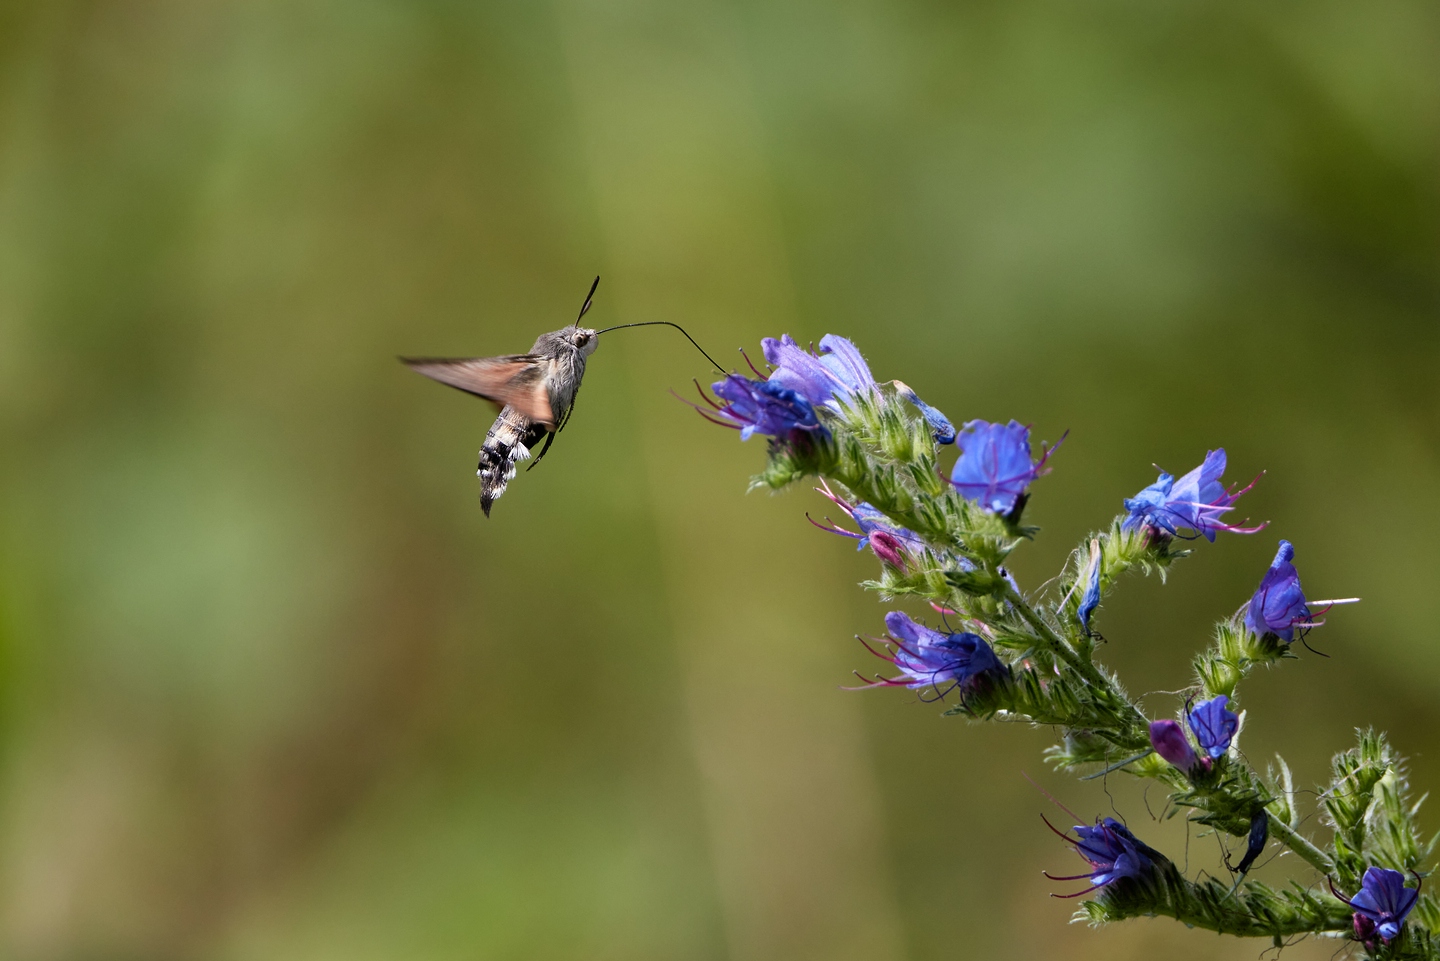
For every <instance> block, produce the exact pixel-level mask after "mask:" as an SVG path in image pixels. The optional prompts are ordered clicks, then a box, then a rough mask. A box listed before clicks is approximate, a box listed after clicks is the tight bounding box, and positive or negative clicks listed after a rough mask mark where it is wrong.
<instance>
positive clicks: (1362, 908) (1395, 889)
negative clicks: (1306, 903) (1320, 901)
mask: <svg viewBox="0 0 1440 961" xmlns="http://www.w3.org/2000/svg"><path fill="white" fill-rule="evenodd" d="M1331 891H1333V892H1334V893H1335V896H1336V897H1337V898H1340V900H1342V901H1344V902H1345V903H1346V904H1348V905H1350V907H1352V908H1354V909H1355V935H1356V937H1358V938H1360V940H1362V941H1363V940H1369V938H1366V937H1362V929H1363V931H1364V932H1365V933H1367V934H1368V933H1370V932H1372V931H1373V934H1370V937H1371V938H1373V936H1374V935H1377V934H1378V935H1379V936H1380V939H1381V940H1382V941H1393V940H1395V938H1397V937H1398V936H1399V935H1400V928H1401V927H1403V926H1404V924H1405V918H1406V917H1407V916H1408V915H1409V914H1410V911H1411V909H1412V908H1414V907H1415V902H1416V901H1418V900H1419V899H1420V889H1419V888H1418V887H1416V888H1407V887H1406V886H1405V875H1403V874H1401V873H1400V872H1399V871H1392V870H1390V869H1389V868H1367V869H1366V871H1365V876H1364V877H1363V878H1361V879H1360V892H1359V893H1358V894H1356V895H1355V896H1354V897H1353V898H1349V899H1346V898H1345V897H1343V896H1342V895H1341V894H1340V892H1338V891H1335V889H1334V887H1333V886H1332V887H1331ZM1362 917H1363V918H1364V919H1365V920H1366V921H1369V922H1370V924H1369V925H1366V924H1364V922H1362V921H1361V920H1360V919H1361V918H1362ZM1371 925H1373V928H1371Z"/></svg>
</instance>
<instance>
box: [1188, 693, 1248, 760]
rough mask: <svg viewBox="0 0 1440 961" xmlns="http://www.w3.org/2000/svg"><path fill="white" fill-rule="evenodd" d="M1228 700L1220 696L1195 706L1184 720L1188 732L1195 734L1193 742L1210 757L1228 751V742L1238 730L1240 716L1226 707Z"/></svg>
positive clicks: (1222, 695)
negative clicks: (1188, 729)
mask: <svg viewBox="0 0 1440 961" xmlns="http://www.w3.org/2000/svg"><path fill="white" fill-rule="evenodd" d="M1229 703H1230V698H1228V697H1226V696H1225V695H1224V694H1221V695H1220V696H1219V697H1213V698H1211V699H1210V700H1208V701H1202V702H1201V703H1199V704H1197V705H1196V706H1195V709H1194V710H1193V711H1191V712H1190V714H1189V716H1188V717H1187V718H1186V720H1188V721H1189V722H1190V730H1192V731H1194V732H1195V741H1196V743H1198V744H1199V745H1200V748H1201V749H1202V750H1203V751H1204V752H1205V753H1206V754H1208V755H1210V756H1211V757H1219V756H1220V755H1222V754H1224V753H1225V752H1226V751H1228V750H1230V742H1231V741H1232V740H1233V739H1234V738H1235V732H1236V731H1238V730H1239V729H1240V715H1238V714H1236V713H1235V712H1234V711H1232V710H1230V709H1229V708H1228V707H1226V705H1227V704H1229Z"/></svg>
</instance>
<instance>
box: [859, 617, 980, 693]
mask: <svg viewBox="0 0 1440 961" xmlns="http://www.w3.org/2000/svg"><path fill="white" fill-rule="evenodd" d="M885 627H886V628H887V629H888V630H889V632H890V636H891V637H892V638H894V640H895V647H894V650H893V651H885V652H882V651H877V650H875V649H874V648H869V649H870V652H871V653H872V654H874V655H876V656H877V657H879V658H881V659H882V660H886V661H890V662H891V663H892V664H894V665H895V666H896V667H898V668H899V669H900V674H899V676H898V677H889V678H885V677H877V678H876V679H875V680H874V681H872V682H869V683H868V684H867V685H866V686H867V687H878V686H882V685H883V686H888V687H909V688H925V687H929V688H934V689H935V690H937V691H939V692H940V696H942V697H943V696H944V695H945V694H948V693H949V692H950V690H952V689H953V688H954V687H957V686H960V687H963V686H965V685H967V684H969V683H971V682H974V681H975V680H977V679H979V678H981V677H985V676H1003V675H1005V674H1007V673H1008V669H1007V668H1006V667H1005V664H1004V662H1002V661H1001V660H1000V659H999V658H998V657H996V656H995V652H994V651H993V650H991V648H990V645H989V644H987V643H985V639H984V638H982V637H980V635H978V634H971V633H969V632H968V631H966V632H959V633H954V634H943V633H941V632H940V631H937V630H934V629H932V628H929V627H926V626H925V625H924V624H917V623H916V622H915V621H914V620H913V619H912V618H911V617H910V615H908V614H905V613H904V612H902V611H891V612H890V613H889V614H886V615H885ZM866 646H867V647H869V645H868V644H867V645H866ZM942 688H943V690H942Z"/></svg>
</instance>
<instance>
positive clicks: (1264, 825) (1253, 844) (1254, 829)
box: [1225, 809, 1270, 874]
mask: <svg viewBox="0 0 1440 961" xmlns="http://www.w3.org/2000/svg"><path fill="white" fill-rule="evenodd" d="M1269 839H1270V817H1269V815H1267V814H1266V813H1265V811H1264V810H1263V809H1261V810H1259V811H1256V812H1255V813H1254V814H1252V815H1251V816H1250V835H1249V837H1248V838H1247V839H1246V841H1245V856H1244V857H1243V858H1241V859H1240V863H1239V864H1238V865H1236V867H1235V868H1233V869H1232V870H1234V872H1235V873H1236V874H1244V873H1246V872H1247V871H1249V870H1250V865H1252V864H1254V863H1255V861H1256V859H1257V858H1259V857H1260V855H1261V853H1263V852H1264V850H1265V843H1266V842H1267V841H1268V840H1269ZM1225 866H1226V867H1227V868H1228V867H1230V861H1229V860H1228V859H1227V860H1226V861H1225Z"/></svg>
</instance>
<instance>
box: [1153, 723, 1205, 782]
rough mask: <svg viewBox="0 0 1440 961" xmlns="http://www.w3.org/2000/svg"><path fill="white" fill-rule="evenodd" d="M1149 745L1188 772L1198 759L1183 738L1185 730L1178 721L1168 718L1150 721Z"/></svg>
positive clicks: (1198, 761)
mask: <svg viewBox="0 0 1440 961" xmlns="http://www.w3.org/2000/svg"><path fill="white" fill-rule="evenodd" d="M1150 746H1151V747H1153V748H1155V753H1156V754H1158V755H1160V756H1161V757H1163V758H1164V759H1165V760H1167V761H1169V762H1170V763H1171V764H1173V765H1175V766H1176V767H1177V768H1179V769H1180V770H1181V771H1184V772H1185V773H1186V774H1189V773H1190V772H1191V771H1192V770H1193V769H1194V767H1195V765H1196V764H1198V763H1200V759H1199V758H1198V757H1196V756H1195V749H1194V748H1193V747H1191V746H1190V742H1189V741H1188V740H1186V738H1185V731H1184V729H1183V728H1181V727H1180V722H1179V721H1172V720H1169V719H1168V718H1167V719H1166V720H1163V721H1151V722H1150Z"/></svg>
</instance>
